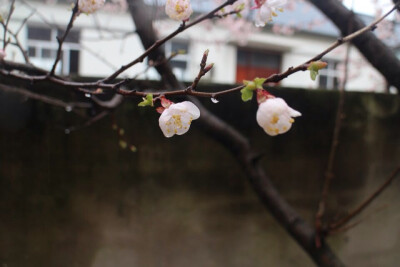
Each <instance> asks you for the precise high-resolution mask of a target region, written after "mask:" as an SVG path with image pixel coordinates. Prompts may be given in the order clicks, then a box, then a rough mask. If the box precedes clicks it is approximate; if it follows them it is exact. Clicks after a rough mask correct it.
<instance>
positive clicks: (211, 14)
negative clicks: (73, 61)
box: [102, 0, 237, 83]
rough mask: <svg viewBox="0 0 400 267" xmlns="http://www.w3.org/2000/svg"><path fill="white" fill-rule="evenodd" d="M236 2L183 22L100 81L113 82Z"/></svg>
mask: <svg viewBox="0 0 400 267" xmlns="http://www.w3.org/2000/svg"><path fill="white" fill-rule="evenodd" d="M236 1H237V0H227V1H226V2H225V3H223V4H221V5H220V6H218V7H217V8H215V9H214V10H212V11H210V12H209V13H207V14H205V15H203V16H200V17H199V18H197V19H196V20H194V21H193V22H191V23H188V24H186V23H185V22H182V24H181V25H180V26H179V27H178V28H177V29H176V30H175V31H173V32H172V33H170V34H169V35H167V36H166V37H164V38H163V39H160V40H157V41H156V42H155V43H154V44H153V45H152V46H150V47H149V48H148V49H146V51H144V53H143V54H142V55H140V56H139V57H138V58H136V59H135V60H133V61H131V62H130V63H128V64H126V65H123V66H121V67H120V69H119V70H117V71H116V72H114V73H113V74H111V75H110V76H109V77H107V78H105V79H103V80H102V82H103V83H109V82H111V81H113V80H114V79H116V78H117V77H118V76H119V75H120V74H121V73H122V72H124V71H126V70H127V69H129V68H130V67H132V66H133V65H135V64H137V63H139V62H143V60H144V59H145V58H146V57H147V56H148V55H149V54H150V53H151V52H152V51H153V50H154V49H156V48H158V47H160V46H161V45H163V44H164V43H165V42H167V41H168V40H170V39H172V38H173V37H175V36H176V35H178V34H179V33H181V32H183V31H185V30H187V29H189V28H191V27H193V26H194V25H196V24H199V23H200V22H202V21H204V20H206V19H209V18H212V17H214V14H215V13H216V12H218V11H219V10H221V9H222V8H224V7H226V6H228V5H232V4H233V3H235V2H236Z"/></svg>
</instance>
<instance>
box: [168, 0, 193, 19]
mask: <svg viewBox="0 0 400 267" xmlns="http://www.w3.org/2000/svg"><path fill="white" fill-rule="evenodd" d="M165 13H167V15H168V16H169V17H170V18H171V19H174V20H179V21H182V20H188V19H189V17H190V15H191V14H192V13H193V10H192V7H191V5H190V0H167V3H166V4H165Z"/></svg>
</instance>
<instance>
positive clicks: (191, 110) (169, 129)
mask: <svg viewBox="0 0 400 267" xmlns="http://www.w3.org/2000/svg"><path fill="white" fill-rule="evenodd" d="M164 99H165V98H164ZM167 101H168V102H169V103H168V102H166V101H165V102H164V104H163V103H162V105H163V107H162V108H159V109H157V111H158V112H162V113H161V116H160V119H159V120H158V123H159V125H160V128H161V131H162V132H163V134H164V136H165V137H171V136H173V135H175V134H177V135H182V134H184V133H186V132H187V131H188V130H189V128H190V124H191V123H192V121H193V120H196V119H198V118H199V117H200V110H199V109H198V107H196V105H195V104H193V103H192V102H190V101H184V102H180V103H177V104H174V103H172V102H170V101H169V100H167ZM162 102H163V101H162ZM165 103H166V104H165Z"/></svg>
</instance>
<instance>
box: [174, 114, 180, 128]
mask: <svg viewBox="0 0 400 267" xmlns="http://www.w3.org/2000/svg"><path fill="white" fill-rule="evenodd" d="M172 119H174V125H175V127H176V128H182V120H181V115H172Z"/></svg>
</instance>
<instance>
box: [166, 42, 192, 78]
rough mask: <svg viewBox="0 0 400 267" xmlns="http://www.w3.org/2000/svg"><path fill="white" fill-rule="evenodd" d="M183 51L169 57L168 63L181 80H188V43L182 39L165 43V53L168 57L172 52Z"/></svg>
mask: <svg viewBox="0 0 400 267" xmlns="http://www.w3.org/2000/svg"><path fill="white" fill-rule="evenodd" d="M179 51H184V53H183V54H179V55H177V56H175V57H174V58H173V59H171V61H170V64H171V67H172V70H173V72H174V74H175V76H176V77H177V78H178V79H181V80H188V79H190V77H189V72H188V65H189V55H188V52H189V44H188V43H187V42H183V41H171V42H167V43H166V44H165V55H166V56H167V57H169V56H170V55H171V54H172V53H174V52H179Z"/></svg>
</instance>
